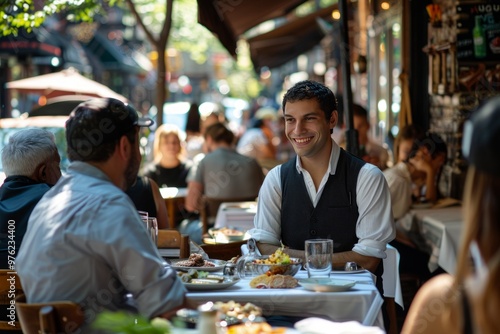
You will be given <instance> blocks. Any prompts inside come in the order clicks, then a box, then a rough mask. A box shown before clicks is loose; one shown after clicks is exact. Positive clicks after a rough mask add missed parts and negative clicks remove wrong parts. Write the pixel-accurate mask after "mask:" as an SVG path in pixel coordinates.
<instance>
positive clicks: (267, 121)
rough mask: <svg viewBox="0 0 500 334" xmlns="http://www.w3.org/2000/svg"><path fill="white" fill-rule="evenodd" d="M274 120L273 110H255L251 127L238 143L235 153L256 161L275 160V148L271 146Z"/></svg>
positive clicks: (275, 117)
mask: <svg viewBox="0 0 500 334" xmlns="http://www.w3.org/2000/svg"><path fill="white" fill-rule="evenodd" d="M276 120H277V116H276V111H275V110H274V109H273V108H260V109H259V110H257V112H256V113H255V116H254V118H253V120H252V125H251V127H250V128H249V129H247V130H246V131H245V133H243V135H242V136H241V138H240V140H239V141H238V146H237V147H236V151H238V153H239V154H243V155H246V156H248V157H251V158H255V159H258V160H261V159H276V146H275V145H274V144H273V137H274V132H273V123H274V122H275V121H276Z"/></svg>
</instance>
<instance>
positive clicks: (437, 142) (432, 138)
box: [419, 132, 448, 159]
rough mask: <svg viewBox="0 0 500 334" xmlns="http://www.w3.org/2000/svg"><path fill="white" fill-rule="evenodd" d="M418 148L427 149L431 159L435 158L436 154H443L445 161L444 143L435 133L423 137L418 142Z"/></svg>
mask: <svg viewBox="0 0 500 334" xmlns="http://www.w3.org/2000/svg"><path fill="white" fill-rule="evenodd" d="M419 146H420V147H422V146H424V147H427V150H428V151H429V153H430V154H431V157H432V158H435V157H436V156H437V155H438V154H444V156H445V159H446V157H447V156H448V147H447V145H446V142H445V141H444V140H443V138H441V136H439V135H438V134H437V133H433V132H428V133H426V135H425V137H424V138H423V139H422V140H421V141H420V142H419Z"/></svg>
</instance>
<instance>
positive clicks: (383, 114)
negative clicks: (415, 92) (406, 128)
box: [368, 6, 401, 147]
mask: <svg viewBox="0 0 500 334" xmlns="http://www.w3.org/2000/svg"><path fill="white" fill-rule="evenodd" d="M368 47H369V54H370V57H369V59H370V61H371V64H370V65H371V66H370V65H369V67H368V68H369V74H368V75H369V80H368V82H369V106H370V120H371V126H372V129H371V131H372V134H373V136H374V137H375V138H376V139H378V140H380V141H381V142H385V143H387V144H388V145H389V146H390V147H392V140H391V135H390V132H392V133H394V131H393V130H396V134H397V129H395V128H394V127H397V125H398V122H399V111H400V109H401V86H400V81H399V75H400V73H401V7H400V6H396V7H392V8H391V10H390V13H389V11H388V12H384V13H383V15H379V17H378V18H376V19H374V20H373V23H372V26H371V27H370V28H369V42H368Z"/></svg>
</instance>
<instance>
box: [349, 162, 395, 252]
mask: <svg viewBox="0 0 500 334" xmlns="http://www.w3.org/2000/svg"><path fill="white" fill-rule="evenodd" d="M356 203H357V205H358V212H359V217H358V222H357V224H356V235H357V237H358V243H357V244H355V245H354V247H353V249H352V250H353V251H354V252H356V253H359V254H361V255H366V256H373V257H377V258H382V259H385V257H386V254H385V249H386V246H387V243H388V242H390V241H391V240H393V239H394V237H395V236H396V230H395V227H394V219H393V216H392V207H391V195H390V192H389V187H388V186H387V182H386V180H385V177H384V175H383V174H382V172H381V171H380V170H379V169H378V168H377V167H375V166H373V165H371V164H365V165H364V166H363V168H361V170H360V171H359V175H358V182H357V185H356Z"/></svg>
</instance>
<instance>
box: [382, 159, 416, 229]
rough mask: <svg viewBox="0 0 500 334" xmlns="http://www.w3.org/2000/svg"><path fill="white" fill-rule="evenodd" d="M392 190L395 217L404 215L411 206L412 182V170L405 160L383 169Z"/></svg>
mask: <svg viewBox="0 0 500 334" xmlns="http://www.w3.org/2000/svg"><path fill="white" fill-rule="evenodd" d="M383 173H384V176H385V179H386V180H387V184H388V185H389V191H390V192H391V201H392V214H393V216H394V219H396V220H397V219H399V218H401V217H403V216H404V215H405V214H406V213H407V212H408V210H410V207H411V203H412V201H411V193H412V182H411V176H410V171H409V170H408V167H407V166H406V164H405V163H404V162H402V161H401V162H398V163H397V164H396V165H394V166H393V167H391V168H388V169H386V170H384V171H383Z"/></svg>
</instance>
